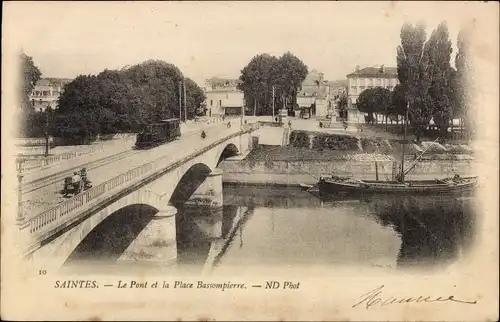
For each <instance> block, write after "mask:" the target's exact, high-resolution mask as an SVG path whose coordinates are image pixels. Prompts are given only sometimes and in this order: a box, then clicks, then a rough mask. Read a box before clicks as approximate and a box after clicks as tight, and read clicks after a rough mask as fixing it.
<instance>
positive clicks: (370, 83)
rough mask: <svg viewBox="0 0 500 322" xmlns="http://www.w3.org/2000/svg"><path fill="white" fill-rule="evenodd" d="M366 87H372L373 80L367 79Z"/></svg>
mask: <svg viewBox="0 0 500 322" xmlns="http://www.w3.org/2000/svg"><path fill="white" fill-rule="evenodd" d="M368 85H369V86H371V85H373V78H369V79H368Z"/></svg>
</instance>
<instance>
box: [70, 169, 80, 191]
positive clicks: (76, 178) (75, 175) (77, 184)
mask: <svg viewBox="0 0 500 322" xmlns="http://www.w3.org/2000/svg"><path fill="white" fill-rule="evenodd" d="M71 183H72V184H73V188H74V189H75V194H78V193H80V191H81V183H82V179H81V177H80V175H79V174H78V172H76V171H75V172H74V173H73V177H71Z"/></svg>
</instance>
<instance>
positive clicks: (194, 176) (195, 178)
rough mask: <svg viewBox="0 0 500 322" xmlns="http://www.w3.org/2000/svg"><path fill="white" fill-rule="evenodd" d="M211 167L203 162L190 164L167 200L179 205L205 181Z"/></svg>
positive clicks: (176, 205)
mask: <svg viewBox="0 0 500 322" xmlns="http://www.w3.org/2000/svg"><path fill="white" fill-rule="evenodd" d="M210 172H212V169H211V168H210V167H209V166H207V165H206V164H204V163H196V164H194V165H192V166H191V167H190V168H189V169H188V170H187V171H186V172H185V173H184V175H183V176H182V177H181V179H180V180H179V182H178V183H177V185H176V186H175V189H174V191H173V192H172V194H171V196H170V200H169V202H170V203H171V204H172V205H174V206H175V207H181V206H182V205H184V203H185V202H186V201H187V200H188V199H189V198H190V197H191V196H192V195H193V193H194V192H195V191H196V189H198V188H199V187H200V186H201V184H202V183H203V182H204V181H205V179H206V178H207V177H208V175H209V174H210Z"/></svg>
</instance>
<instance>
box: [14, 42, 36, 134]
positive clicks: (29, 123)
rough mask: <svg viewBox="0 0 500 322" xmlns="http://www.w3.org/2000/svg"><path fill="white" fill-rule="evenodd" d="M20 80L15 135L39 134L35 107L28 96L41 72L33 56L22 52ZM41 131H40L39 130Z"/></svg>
mask: <svg viewBox="0 0 500 322" xmlns="http://www.w3.org/2000/svg"><path fill="white" fill-rule="evenodd" d="M20 58H21V61H20V62H21V65H20V80H21V81H20V82H19V101H20V102H19V103H20V104H19V108H18V109H17V110H16V113H15V118H16V121H15V122H16V123H17V124H18V126H19V127H18V129H17V135H20V136H22V137H32V136H40V134H39V132H40V131H41V129H39V128H36V126H37V124H38V123H39V122H38V121H37V119H38V117H37V116H36V115H35V107H34V106H33V104H32V103H31V102H30V100H29V96H30V94H31V92H32V91H33V89H34V88H35V85H36V83H37V82H38V81H39V80H40V77H41V76H42V72H41V71H40V69H38V67H37V66H36V65H35V63H34V62H33V58H32V57H30V56H27V55H26V54H25V53H24V52H21V54H20ZM40 133H41V132H40Z"/></svg>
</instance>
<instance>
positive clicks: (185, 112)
mask: <svg viewBox="0 0 500 322" xmlns="http://www.w3.org/2000/svg"><path fill="white" fill-rule="evenodd" d="M182 87H183V88H184V122H187V100H186V79H185V78H183V79H182Z"/></svg>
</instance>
